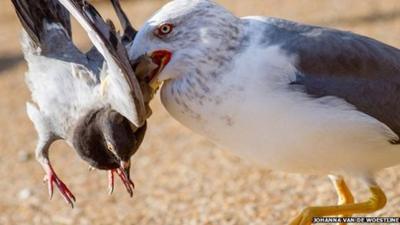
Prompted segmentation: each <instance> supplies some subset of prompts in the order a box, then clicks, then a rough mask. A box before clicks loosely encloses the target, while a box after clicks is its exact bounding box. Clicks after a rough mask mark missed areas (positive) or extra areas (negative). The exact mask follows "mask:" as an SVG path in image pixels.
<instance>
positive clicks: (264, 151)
mask: <svg viewBox="0 0 400 225" xmlns="http://www.w3.org/2000/svg"><path fill="white" fill-rule="evenodd" d="M295 60H296V59H295V58H291V57H289V56H287V55H286V54H285V53H284V52H283V51H282V50H281V49H280V48H279V46H269V47H264V48H258V47H250V48H248V49H247V50H246V51H245V52H243V53H241V54H240V55H238V57H236V59H235V62H234V69H232V70H231V71H230V72H227V73H224V74H219V77H218V78H217V79H214V80H212V79H208V80H207V82H208V85H209V87H210V89H211V90H210V91H209V92H207V96H206V98H204V96H203V98H204V99H203V100H202V101H200V102H201V104H199V101H197V100H199V99H196V95H194V96H192V97H190V98H186V97H184V96H185V92H188V93H193V92H196V91H198V92H201V90H193V89H196V87H197V88H198V86H188V85H187V82H185V81H184V80H185V79H187V77H185V76H182V77H180V78H179V79H180V80H179V79H178V80H174V81H167V82H166V83H165V84H164V86H163V88H162V93H161V98H162V101H163V104H164V106H165V107H166V109H167V110H168V111H169V113H170V114H171V115H172V116H173V117H175V118H176V119H177V120H178V121H180V122H181V123H182V124H184V125H185V126H187V127H188V128H190V129H192V130H194V131H196V132H198V133H200V134H201V135H203V136H205V137H207V138H209V139H211V140H213V141H214V142H215V143H217V144H219V145H220V146H222V147H225V148H228V149H230V150H233V151H234V152H235V153H237V154H238V155H240V156H243V157H245V158H249V159H251V160H254V161H255V162H257V163H259V164H261V165H263V166H265V167H267V168H271V169H278V170H283V171H288V172H303V173H342V172H350V173H368V172H371V171H375V170H378V169H381V168H385V167H389V166H393V165H396V164H397V163H399V162H400V148H399V147H396V146H395V145H392V144H390V143H389V140H390V139H393V138H395V137H396V135H395V134H394V133H393V132H392V131H391V130H390V129H389V128H388V127H387V126H386V125H384V124H383V123H381V122H379V121H377V120H376V119H374V118H372V117H370V116H368V115H366V114H364V113H362V112H360V111H357V110H356V109H355V108H354V107H353V106H352V105H350V104H349V103H347V102H345V101H344V100H342V99H339V98H336V97H323V98H314V97H311V96H307V95H306V94H305V93H304V92H302V90H301V88H296V87H295V86H292V87H291V86H290V85H288V84H289V83H290V81H293V80H294V77H295V73H296V69H295V67H294V63H295ZM174 85H175V89H176V88H177V87H176V86H179V88H180V89H181V91H182V92H183V93H181V95H182V96H183V97H182V98H179V97H177V96H176V95H175V96H174V95H172V94H171V90H172V89H174Z"/></svg>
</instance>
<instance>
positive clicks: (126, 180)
mask: <svg viewBox="0 0 400 225" xmlns="http://www.w3.org/2000/svg"><path fill="white" fill-rule="evenodd" d="M114 173H117V174H118V176H119V177H120V178H121V181H122V183H124V185H125V188H126V191H127V192H128V193H129V195H130V196H131V197H132V196H133V189H135V184H134V183H133V182H132V180H131V179H130V178H129V177H127V175H126V174H125V173H124V172H123V170H122V169H121V168H118V169H112V170H109V171H108V191H109V194H112V192H113V191H114Z"/></svg>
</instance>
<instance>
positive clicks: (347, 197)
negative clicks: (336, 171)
mask: <svg viewBox="0 0 400 225" xmlns="http://www.w3.org/2000/svg"><path fill="white" fill-rule="evenodd" d="M329 178H330V179H331V181H332V183H333V185H334V186H335V189H336V193H337V195H338V205H345V204H351V203H354V197H353V195H352V194H351V191H350V189H349V187H347V185H346V182H344V179H343V177H342V176H334V175H329ZM341 216H344V217H350V216H352V215H351V214H346V215H341ZM338 225H346V223H338Z"/></svg>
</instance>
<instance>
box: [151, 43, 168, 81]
mask: <svg viewBox="0 0 400 225" xmlns="http://www.w3.org/2000/svg"><path fill="white" fill-rule="evenodd" d="M171 57H172V53H171V52H170V51H168V50H157V51H154V52H152V53H151V55H150V58H151V59H152V61H153V63H155V64H156V65H157V68H156V69H154V70H153V72H152V73H151V75H150V77H149V79H148V81H147V82H149V83H150V85H152V83H157V81H155V80H156V79H155V78H156V76H157V75H158V74H160V73H161V71H162V70H163V69H164V67H165V66H166V65H167V64H168V63H169V61H170V60H171Z"/></svg>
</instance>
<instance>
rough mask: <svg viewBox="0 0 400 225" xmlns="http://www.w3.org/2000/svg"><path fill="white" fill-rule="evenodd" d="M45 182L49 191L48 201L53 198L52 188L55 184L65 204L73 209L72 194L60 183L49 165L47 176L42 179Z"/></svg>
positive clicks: (73, 200)
mask: <svg viewBox="0 0 400 225" xmlns="http://www.w3.org/2000/svg"><path fill="white" fill-rule="evenodd" d="M44 180H46V181H47V187H48V190H49V196H50V199H51V198H52V197H53V190H54V188H53V186H54V184H56V186H57V188H58V190H59V191H60V193H61V195H62V196H63V198H64V200H65V202H67V203H68V204H69V205H70V206H71V207H72V208H73V207H74V202H76V199H75V196H74V195H73V194H72V192H71V191H70V190H69V189H68V187H67V186H66V185H65V184H64V182H62V181H61V180H60V179H59V178H58V176H57V174H56V173H55V172H54V170H53V168H52V167H51V166H50V165H49V166H48V170H47V174H46V176H45V178H44Z"/></svg>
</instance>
